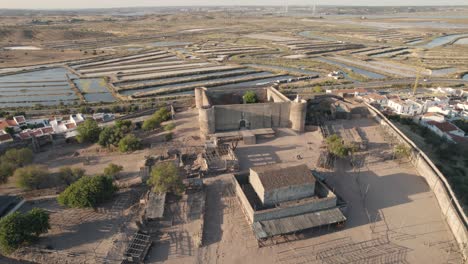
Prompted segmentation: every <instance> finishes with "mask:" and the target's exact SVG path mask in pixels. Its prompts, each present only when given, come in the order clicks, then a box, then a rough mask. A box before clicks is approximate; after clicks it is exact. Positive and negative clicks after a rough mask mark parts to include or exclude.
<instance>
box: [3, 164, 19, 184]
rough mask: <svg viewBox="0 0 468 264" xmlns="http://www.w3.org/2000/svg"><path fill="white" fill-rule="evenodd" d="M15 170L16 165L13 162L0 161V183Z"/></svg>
mask: <svg viewBox="0 0 468 264" xmlns="http://www.w3.org/2000/svg"><path fill="white" fill-rule="evenodd" d="M15 170H16V166H15V165H14V164H13V163H9V162H1V163H0V183H5V182H7V181H8V178H9V177H10V176H11V175H13V173H14V172H15Z"/></svg>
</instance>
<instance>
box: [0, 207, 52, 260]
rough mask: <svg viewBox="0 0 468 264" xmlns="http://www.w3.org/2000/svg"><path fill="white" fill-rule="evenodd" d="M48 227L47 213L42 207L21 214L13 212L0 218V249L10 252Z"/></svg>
mask: <svg viewBox="0 0 468 264" xmlns="http://www.w3.org/2000/svg"><path fill="white" fill-rule="evenodd" d="M49 228H50V225H49V214H48V213H47V212H46V211H44V210H42V209H37V208H35V209H32V210H31V211H30V212H28V213H25V214H22V213H20V212H14V213H12V214H10V215H8V216H5V217H4V218H2V219H1V220H0V250H1V251H2V253H4V254H10V253H11V252H13V251H14V250H16V249H17V248H19V247H20V246H22V245H23V244H28V243H31V242H33V241H34V240H36V239H37V238H38V237H39V235H40V234H42V233H46V232H47V230H48V229H49Z"/></svg>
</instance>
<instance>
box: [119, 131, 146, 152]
mask: <svg viewBox="0 0 468 264" xmlns="http://www.w3.org/2000/svg"><path fill="white" fill-rule="evenodd" d="M140 148H141V141H140V139H138V138H137V137H135V135H133V134H128V135H126V136H125V137H124V138H122V139H121V140H120V141H119V150H120V152H129V151H135V150H139V149H140Z"/></svg>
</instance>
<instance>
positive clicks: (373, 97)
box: [365, 93, 387, 100]
mask: <svg viewBox="0 0 468 264" xmlns="http://www.w3.org/2000/svg"><path fill="white" fill-rule="evenodd" d="M365 98H372V99H374V100H383V99H387V97H385V96H383V95H380V94H377V93H371V94H368V95H366V96H365Z"/></svg>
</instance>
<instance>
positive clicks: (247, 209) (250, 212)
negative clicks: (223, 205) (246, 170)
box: [232, 174, 254, 223]
mask: <svg viewBox="0 0 468 264" xmlns="http://www.w3.org/2000/svg"><path fill="white" fill-rule="evenodd" d="M236 177H247V178H248V174H247V176H246V175H235V176H233V177H232V185H233V186H234V190H235V191H236V196H237V198H238V199H239V201H240V203H241V207H242V210H243V211H244V213H245V215H246V216H247V218H249V222H250V223H253V220H254V209H253V208H252V206H251V205H250V202H249V199H247V196H245V194H244V191H243V190H242V187H241V186H240V184H239V181H238V180H237V179H236Z"/></svg>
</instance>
